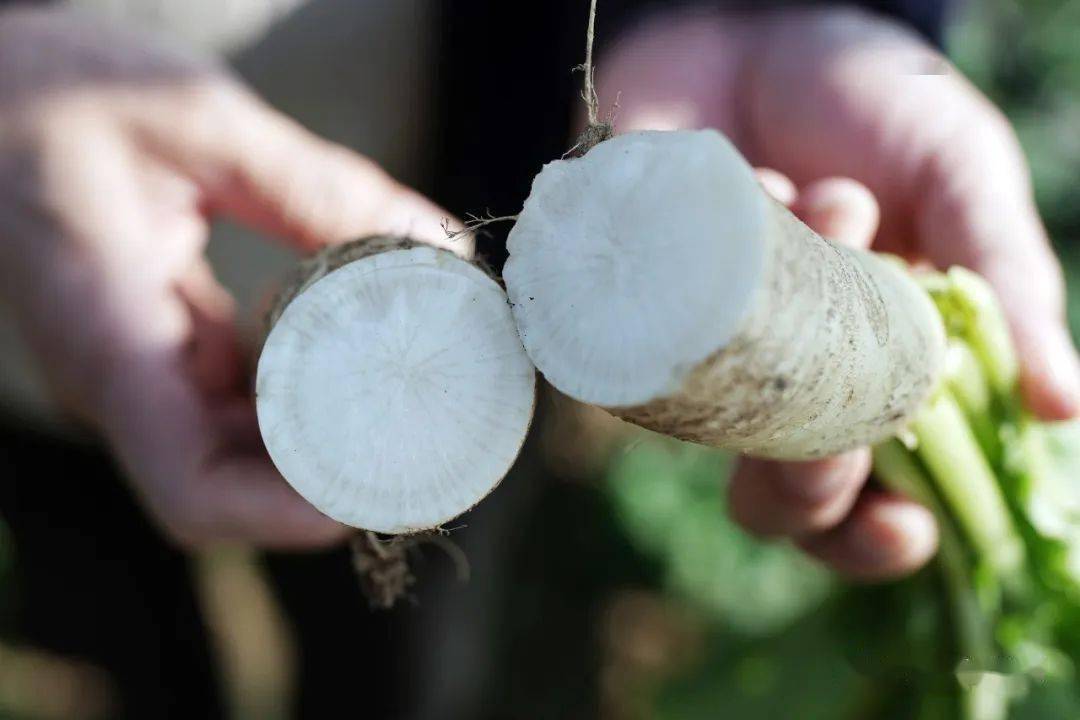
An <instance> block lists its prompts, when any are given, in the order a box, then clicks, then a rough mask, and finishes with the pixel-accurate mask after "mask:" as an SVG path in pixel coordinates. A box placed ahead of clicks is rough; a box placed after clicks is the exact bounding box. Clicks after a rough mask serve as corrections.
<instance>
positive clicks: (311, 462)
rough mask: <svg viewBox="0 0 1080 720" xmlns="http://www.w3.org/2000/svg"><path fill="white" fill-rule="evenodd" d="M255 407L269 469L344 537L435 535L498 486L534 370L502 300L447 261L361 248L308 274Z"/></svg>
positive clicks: (446, 255)
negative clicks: (347, 531)
mask: <svg viewBox="0 0 1080 720" xmlns="http://www.w3.org/2000/svg"><path fill="white" fill-rule="evenodd" d="M270 322H271V323H272V327H271V329H270V332H269V334H268V336H267V338H266V342H265V344H264V346H263V350H262V354H261V355H260V358H259V367H258V375H257V379H256V408H257V410H258V419H259V428H260V431H261V432H262V436H263V440H264V443H265V445H266V448H267V450H268V451H269V453H270V457H271V458H272V459H273V461H274V464H275V465H276V466H277V468H278V470H279V471H280V472H281V474H282V475H283V476H284V477H285V479H286V480H287V481H288V482H289V483H290V484H291V485H292V486H293V487H294V488H295V489H296V490H297V491H298V492H299V493H300V494H301V495H302V496H303V497H304V498H305V499H307V500H308V501H309V502H310V503H312V504H313V505H314V506H315V507H316V508H318V509H319V510H321V511H322V512H323V513H325V514H326V515H328V516H330V517H332V518H334V519H335V520H338V521H339V522H342V523H344V524H347V525H351V526H353V527H358V528H363V529H366V530H371V531H375V532H382V533H395V534H398V533H411V532H419V531H423V530H428V529H433V528H437V527H440V526H441V525H442V524H443V523H445V522H447V521H449V520H451V519H453V518H454V517H456V516H458V515H460V514H461V513H463V512H465V511H467V510H469V509H470V508H472V507H473V506H474V505H475V504H476V503H477V502H479V501H480V500H481V499H482V498H483V497H484V496H486V495H487V494H488V493H489V492H490V491H491V490H492V489H494V488H495V486H496V485H498V483H499V481H501V480H502V478H503V476H504V475H505V474H506V472H507V471H508V470H509V468H510V466H511V464H512V463H513V461H514V460H515V458H516V457H517V455H518V452H519V451H520V449H521V446H522V443H523V442H524V440H525V436H526V433H527V432H528V429H529V424H530V422H531V419H532V413H533V406H534V400H535V372H534V370H533V367H532V364H531V363H530V362H529V360H528V358H527V356H526V355H525V352H524V350H523V348H522V347H521V342H520V340H519V338H518V335H517V332H516V329H515V327H514V324H513V318H512V317H511V315H510V311H509V308H508V307H507V303H506V295H505V293H504V292H503V290H502V288H501V287H499V285H498V284H497V283H496V282H495V281H494V280H493V279H492V278H491V277H490V276H488V275H487V274H486V273H485V272H484V271H483V270H481V269H480V268H478V267H477V266H475V265H474V264H472V263H470V262H468V261H466V260H463V259H461V258H459V257H457V256H455V255H453V254H452V253H450V252H448V251H446V250H441V249H437V248H434V247H429V246H426V245H421V244H418V243H414V242H411V241H409V240H406V239H403V238H368V239H365V240H362V241H357V242H356V243H351V244H348V245H345V246H340V247H336V248H332V249H329V250H326V251H324V252H323V253H321V254H319V255H318V256H316V257H315V258H313V259H312V260H309V261H307V262H306V263H305V264H304V266H303V267H302V269H301V272H300V273H299V277H298V278H297V280H296V282H294V283H293V285H292V286H291V287H290V288H289V289H288V290H286V291H285V292H284V293H283V297H282V299H281V301H279V302H278V303H277V305H276V307H275V308H274V310H273V311H272V312H271V314H270Z"/></svg>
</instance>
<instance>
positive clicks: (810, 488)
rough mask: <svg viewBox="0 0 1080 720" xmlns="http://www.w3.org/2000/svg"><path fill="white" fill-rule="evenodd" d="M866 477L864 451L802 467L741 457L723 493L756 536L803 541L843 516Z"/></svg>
mask: <svg viewBox="0 0 1080 720" xmlns="http://www.w3.org/2000/svg"><path fill="white" fill-rule="evenodd" d="M869 472H870V457H869V454H868V453H867V452H866V451H865V450H854V451H852V452H849V453H844V454H842V455H836V456H834V457H831V458H826V459H823V460H811V461H807V462H791V463H782V462H774V461H771V460H759V459H756V458H743V459H742V460H740V461H739V464H738V466H737V467H736V469H735V472H734V474H733V475H732V478H731V485H730V487H729V488H728V500H729V507H730V508H731V514H732V517H734V519H735V520H736V521H738V522H739V523H740V524H742V526H743V527H745V528H746V529H747V530H750V531H751V532H753V533H754V534H756V535H761V536H765V537H769V536H792V537H805V536H808V535H812V534H815V533H819V532H822V531H825V530H829V529H831V528H833V527H835V526H837V525H838V524H840V523H841V522H842V521H843V520H844V518H845V517H847V515H848V513H849V512H851V508H852V507H853V506H854V505H855V501H856V499H857V498H858V496H859V492H860V491H861V490H862V487H863V485H864V484H865V483H866V477H867V474H868V473H869Z"/></svg>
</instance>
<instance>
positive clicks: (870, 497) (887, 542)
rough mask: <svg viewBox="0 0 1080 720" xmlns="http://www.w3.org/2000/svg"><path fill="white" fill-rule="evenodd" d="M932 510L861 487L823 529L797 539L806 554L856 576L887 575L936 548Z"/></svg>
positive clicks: (916, 563) (914, 566) (910, 567)
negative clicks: (836, 521) (841, 516)
mask: <svg viewBox="0 0 1080 720" xmlns="http://www.w3.org/2000/svg"><path fill="white" fill-rule="evenodd" d="M937 541H938V531H937V524H936V523H935V521H934V516H933V514H932V513H931V512H930V511H929V510H927V509H926V508H924V507H922V506H921V505H916V504H915V503H912V502H908V501H906V500H903V499H902V498H899V497H897V496H895V495H890V494H886V493H880V492H877V491H867V492H865V493H863V495H862V496H861V497H860V498H859V501H858V503H857V504H856V505H855V507H854V509H853V510H852V512H851V514H850V515H849V516H848V517H847V518H846V519H845V520H844V522H842V523H841V524H840V525H838V526H837V527H836V528H834V529H832V530H829V531H828V532H824V533H821V534H819V535H816V536H814V537H810V538H806V539H804V540H802V541H800V543H799V545H800V546H801V547H802V549H803V550H805V551H806V552H807V553H809V554H810V555H812V556H814V557H816V558H818V559H819V560H822V561H823V562H825V563H827V564H828V565H830V566H831V567H832V568H833V569H835V570H837V571H838V572H840V573H841V574H843V575H846V576H848V577H850V578H853V579H857V580H889V579H893V578H897V577H902V576H904V575H907V574H908V573H911V572H914V571H915V570H918V569H919V568H920V567H922V566H923V565H925V564H926V563H927V562H928V561H929V560H930V558H932V557H933V556H934V553H935V552H936V551H937Z"/></svg>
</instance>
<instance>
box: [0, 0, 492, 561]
mask: <svg viewBox="0 0 1080 720" xmlns="http://www.w3.org/2000/svg"><path fill="white" fill-rule="evenodd" d="M0 69H2V72H0V285H2V288H3V292H4V295H5V299H6V300H7V301H8V303H9V304H10V305H11V306H12V307H13V308H14V310H15V313H16V315H17V317H18V319H19V321H20V323H21V325H22V327H23V329H24V330H25V334H26V336H27V338H28V339H29V341H30V343H31V345H32V346H33V348H34V349H35V352H36V355H37V357H38V359H39V360H40V362H41V364H42V366H43V367H44V369H45V371H46V374H47V376H48V378H49V380H50V383H51V384H52V386H53V387H54V389H55V390H56V392H57V394H58V396H59V397H60V398H61V399H62V400H63V401H64V402H65V404H66V405H68V406H69V407H71V408H72V409H74V410H75V411H76V412H77V413H79V414H80V415H81V416H82V417H84V418H85V419H87V420H89V421H90V422H91V423H92V424H93V425H94V426H95V427H96V428H97V429H98V430H100V431H101V432H102V434H103V435H104V437H105V438H106V440H107V441H108V443H109V444H110V446H111V447H112V449H113V450H114V451H115V453H116V455H117V457H118V458H119V460H120V462H121V464H122V465H123V467H124V469H125V471H126V472H127V474H128V476H129V477H130V479H131V481H132V483H133V485H134V487H135V489H136V491H137V494H138V495H139V497H140V498H141V500H142V501H143V502H144V504H145V505H146V507H147V508H148V510H149V511H150V513H151V515H152V516H153V517H154V518H155V519H156V520H157V521H159V523H160V524H161V526H162V527H163V528H164V530H165V531H166V532H167V534H168V535H170V536H171V537H172V538H173V539H174V540H176V541H177V542H179V543H181V544H184V545H195V544H200V543H203V542H206V541H211V540H219V539H228V540H239V541H244V542H251V543H255V544H259V545H262V546H270V547H314V546H320V545H325V544H328V543H333V542H335V541H336V540H338V539H340V538H342V537H343V536H344V535H345V534H346V533H347V532H348V529H347V528H344V527H343V526H341V525H338V524H337V523H335V522H333V521H331V520H330V519H328V518H326V517H324V516H323V515H321V514H319V513H318V512H317V511H316V510H315V509H314V508H313V507H312V506H310V505H309V504H308V503H307V502H306V501H304V500H303V499H301V498H300V496H299V495H297V494H296V493H295V492H294V491H293V490H292V489H291V488H290V487H289V486H288V485H287V484H286V483H285V482H284V480H283V479H282V478H281V477H280V475H279V474H278V473H277V471H276V470H275V469H274V467H273V465H272V463H271V461H270V458H269V457H268V455H267V454H266V451H265V449H264V448H263V446H262V441H261V439H260V436H259V431H258V427H257V424H256V420H255V410H254V405H253V402H252V398H251V397H250V383H249V378H248V377H247V375H246V369H245V361H244V358H243V353H242V351H241V348H240V343H239V340H238V336H237V333H236V330H235V328H234V325H233V314H234V307H233V301H232V299H231V297H230V296H229V295H228V294H227V293H226V291H225V290H224V289H223V288H222V287H221V286H220V285H219V284H218V283H217V281H216V280H215V278H214V276H213V273H212V271H211V269H210V267H209V265H208V264H207V261H206V260H205V258H204V255H203V250H204V248H205V246H206V242H207V236H208V223H209V220H210V219H211V218H212V217H213V216H214V215H217V214H225V215H229V216H231V217H233V218H235V219H238V220H240V221H242V222H244V223H246V224H249V225H251V226H253V227H255V228H257V229H260V230H263V231H265V232H267V233H269V234H272V235H275V236H278V237H280V238H282V239H284V240H285V241H287V242H288V243H289V244H291V245H292V246H293V247H295V248H297V249H301V250H311V249H314V248H316V247H319V246H321V245H324V244H327V243H333V242H337V241H341V240H346V239H350V238H353V237H357V236H360V235H364V234H368V233H372V232H380V231H381V232H398V233H409V234H411V235H413V236H414V237H418V238H421V239H425V240H429V241H432V242H434V243H437V244H443V245H446V246H449V245H448V243H449V241H448V240H447V237H446V234H445V233H444V232H443V230H442V228H441V226H440V223H441V222H442V220H443V218H444V217H446V213H445V212H443V211H442V210H441V209H439V208H438V207H436V206H434V205H433V204H431V203H430V202H428V201H427V200H425V199H423V198H422V197H420V196H419V195H417V194H415V193H413V192H412V191H410V190H408V189H406V188H404V187H402V186H400V185H399V184H397V183H396V182H395V181H393V180H392V179H391V178H389V177H388V176H387V175H386V174H385V173H384V172H383V171H382V170H380V169H379V168H378V167H377V166H375V165H374V164H373V163H372V162H370V161H369V160H366V159H365V158H362V157H359V156H357V155H355V154H353V153H352V152H350V151H348V150H346V149H345V148H342V147H338V146H335V145H332V144H330V143H328V142H325V141H322V140H320V139H318V138H316V137H314V136H312V135H310V134H309V133H308V132H306V131H305V130H303V129H302V128H301V127H300V126H298V125H297V124H295V123H293V122H292V121H290V120H289V119H287V118H285V117H283V116H281V115H279V114H277V113H276V112H274V111H273V110H271V109H270V108H268V107H267V106H265V105H264V104H263V103H262V102H260V101H259V100H258V99H257V98H256V97H254V96H253V95H252V94H250V93H249V92H247V91H246V90H245V89H244V88H242V87H241V86H240V85H239V84H238V83H236V82H235V81H233V80H232V79H231V78H229V77H228V76H227V75H226V74H225V73H224V72H223V71H222V70H221V69H219V68H217V67H216V66H214V65H213V64H211V63H209V62H206V61H203V60H200V59H195V58H191V57H188V56H187V55H185V54H184V53H182V52H177V51H172V50H168V49H164V48H163V47H161V46H155V45H151V44H149V43H147V42H145V41H142V40H140V39H137V38H134V37H131V36H128V35H126V34H124V33H122V32H117V31H115V30H112V29H108V28H105V27H100V26H97V25H95V24H93V23H91V22H89V21H88V20H87V19H85V18H81V17H79V16H78V15H74V14H70V13H68V12H62V11H26V10H22V11H8V12H5V13H0ZM451 249H453V250H454V251H455V252H458V253H460V254H463V255H468V254H469V253H470V252H471V247H470V246H469V241H468V240H467V239H466V238H464V237H459V239H456V240H455V241H454V242H453V247H452V248H451ZM58 501H60V499H58ZM88 511H90V512H92V509H88Z"/></svg>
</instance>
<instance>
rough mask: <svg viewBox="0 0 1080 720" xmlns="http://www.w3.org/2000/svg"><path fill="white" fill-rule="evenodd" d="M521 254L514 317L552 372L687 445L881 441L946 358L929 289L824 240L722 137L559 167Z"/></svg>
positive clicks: (512, 247)
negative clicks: (759, 179)
mask: <svg viewBox="0 0 1080 720" xmlns="http://www.w3.org/2000/svg"><path fill="white" fill-rule="evenodd" d="M508 248H509V252H510V258H509V260H508V262H507V264H506V267H505V270H504V279H505V282H506V286H507V290H508V293H509V297H510V301H511V304H512V307H513V312H514V318H515V321H516V322H517V325H518V329H519V332H520V333H521V338H522V342H523V344H524V346H525V349H526V351H527V352H528V353H529V356H530V357H531V358H532V360H533V362H534V364H535V365H536V366H537V368H538V369H539V370H540V371H541V372H542V373H543V374H544V375H545V377H546V378H547V380H548V381H549V382H550V383H551V384H552V385H554V386H555V387H556V388H557V389H558V390H560V391H561V392H563V393H565V394H567V395H569V396H570V397H572V398H574V399H577V400H579V401H582V402H586V403H590V404H594V405H598V406H601V407H603V408H605V409H607V410H608V411H610V412H611V413H613V414H615V415H617V416H619V417H622V418H624V419H626V420H629V421H631V422H634V423H636V424H638V425H641V426H643V427H646V428H649V429H651V430H655V431H658V432H661V433H664V434H667V435H672V436H674V437H678V438H682V439H684V440H690V441H693V442H698V443H703V444H706V445H712V446H717V447H723V448H728V449H731V450H737V451H740V452H744V453H748V454H753V455H757V456H762V457H771V458H779V459H809V458H816V457H822V456H826V455H831V454H834V453H837V452H841V451H845V450H848V449H851V448H855V447H859V446H863V445H868V444H874V443H877V442H879V441H882V440H884V439H886V438H888V437H890V436H892V435H893V434H895V433H896V431H897V430H898V429H899V428H900V427H901V426H902V425H903V424H904V423H905V421H906V420H907V419H908V418H909V417H910V416H911V415H912V414H913V413H914V411H915V410H917V409H918V408H919V407H920V406H921V405H922V403H923V401H925V400H926V399H927V397H928V396H929V394H930V392H931V390H932V389H933V388H934V387H935V384H936V382H937V378H938V375H939V372H940V369H941V367H942V366H943V359H944V356H945V334H944V329H943V327H942V323H941V320H940V317H939V315H938V313H937V311H936V309H935V307H934V305H933V303H932V302H931V301H930V299H929V298H928V296H927V294H926V292H925V291H924V290H922V289H921V288H920V287H919V286H918V285H917V284H916V283H915V282H914V281H913V280H912V279H911V278H910V277H909V276H908V274H907V273H906V272H905V271H904V270H903V269H902V268H901V267H899V265H898V264H895V263H893V262H891V261H889V260H887V259H884V258H881V257H878V256H876V255H874V254H872V253H869V252H862V251H857V250H852V249H848V248H844V247H841V246H838V245H835V244H833V243H831V242H829V241H827V240H825V239H823V238H822V237H820V236H819V235H817V234H816V233H814V232H812V231H811V230H810V229H809V228H807V227H806V226H805V225H804V224H803V223H802V222H800V221H799V220H798V219H797V218H795V217H794V216H793V215H792V214H791V213H790V212H789V211H788V210H787V209H786V208H785V207H783V206H782V205H780V204H779V203H777V202H775V201H774V200H772V199H771V198H770V197H769V196H768V195H767V194H766V193H765V192H764V190H763V189H762V188H761V187H760V185H759V184H758V182H757V180H756V177H755V175H754V173H753V170H752V168H751V167H750V166H749V165H748V164H747V163H746V161H745V160H744V159H743V158H742V156H741V155H740V154H739V153H738V151H736V150H735V148H734V147H733V146H732V145H731V144H730V143H729V142H728V141H727V140H726V139H725V138H724V137H723V136H722V135H720V134H719V133H717V132H715V131H712V130H702V131H674V132H639V133H630V134H627V135H622V136H618V137H615V138H613V139H611V140H607V141H605V142H602V143H600V144H598V145H597V146H596V147H594V148H592V149H591V150H590V151H589V152H588V153H587V154H585V155H584V156H582V157H580V158H575V159H572V160H557V161H554V162H552V163H549V164H548V165H546V166H545V167H544V169H543V170H542V171H541V172H540V174H539V175H538V176H537V177H536V179H535V180H534V182H533V187H532V192H531V194H530V196H529V198H528V199H527V200H526V202H525V206H524V208H523V210H522V212H521V214H520V216H519V218H518V221H517V223H516V225H515V226H514V228H513V229H512V231H511V233H510V237H509V241H508Z"/></svg>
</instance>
